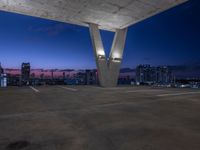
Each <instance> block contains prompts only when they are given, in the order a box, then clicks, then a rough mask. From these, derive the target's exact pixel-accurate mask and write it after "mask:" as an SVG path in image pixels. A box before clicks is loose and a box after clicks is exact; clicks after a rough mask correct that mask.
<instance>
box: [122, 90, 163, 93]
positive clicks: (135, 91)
mask: <svg viewBox="0 0 200 150" xmlns="http://www.w3.org/2000/svg"><path fill="white" fill-rule="evenodd" d="M160 91H165V90H158V89H149V90H134V91H133V90H132V91H125V93H137V92H160Z"/></svg>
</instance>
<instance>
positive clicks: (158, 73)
mask: <svg viewBox="0 0 200 150" xmlns="http://www.w3.org/2000/svg"><path fill="white" fill-rule="evenodd" d="M136 82H137V83H140V84H141V83H144V84H155V83H159V84H167V83H171V82H172V75H171V71H170V69H169V68H168V67H167V66H160V67H151V66H150V65H139V66H137V68H136Z"/></svg>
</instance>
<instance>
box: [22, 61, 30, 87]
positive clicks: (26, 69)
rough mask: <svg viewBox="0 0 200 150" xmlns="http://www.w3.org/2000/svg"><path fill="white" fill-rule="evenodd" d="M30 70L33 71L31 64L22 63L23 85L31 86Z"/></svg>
mask: <svg viewBox="0 0 200 150" xmlns="http://www.w3.org/2000/svg"><path fill="white" fill-rule="evenodd" d="M30 70H31V66H30V63H22V68H21V76H22V83H24V84H26V85H27V84H29V79H30Z"/></svg>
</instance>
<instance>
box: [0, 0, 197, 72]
mask: <svg viewBox="0 0 200 150" xmlns="http://www.w3.org/2000/svg"><path fill="white" fill-rule="evenodd" d="M0 20H1V23H0V62H1V63H2V65H3V66H4V67H7V68H20V65H21V63H22V62H30V63H31V66H32V68H47V69H48V68H60V69H63V68H73V69H86V68H96V65H95V60H94V56H93V55H94V54H93V49H92V45H91V40H90V36H89V30H88V28H86V27H80V26H76V25H71V24H65V23H61V22H56V21H50V20H45V19H40V18H35V17H30V16H24V15H19V14H14V13H8V12H3V11H0ZM101 34H102V39H103V42H104V46H105V49H106V54H107V55H108V54H109V51H110V47H111V45H112V40H113V36H114V33H112V32H108V31H101ZM198 62H200V2H199V1H198V0H190V1H189V2H187V3H185V4H182V5H180V6H177V7H175V8H173V9H170V10H168V11H166V12H164V13H161V14H159V15H156V16H154V17H151V18H149V19H147V20H145V21H142V22H140V23H137V24H135V25H133V26H131V27H129V31H128V36H127V41H126V46H125V53H124V59H123V63H122V67H131V68H133V67H135V66H136V65H138V64H151V65H182V64H195V63H198Z"/></svg>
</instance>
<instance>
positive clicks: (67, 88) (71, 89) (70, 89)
mask: <svg viewBox="0 0 200 150" xmlns="http://www.w3.org/2000/svg"><path fill="white" fill-rule="evenodd" d="M58 87H59V88H62V89H65V90H68V91H72V92H76V91H78V89H75V88H69V87H65V86H58Z"/></svg>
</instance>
